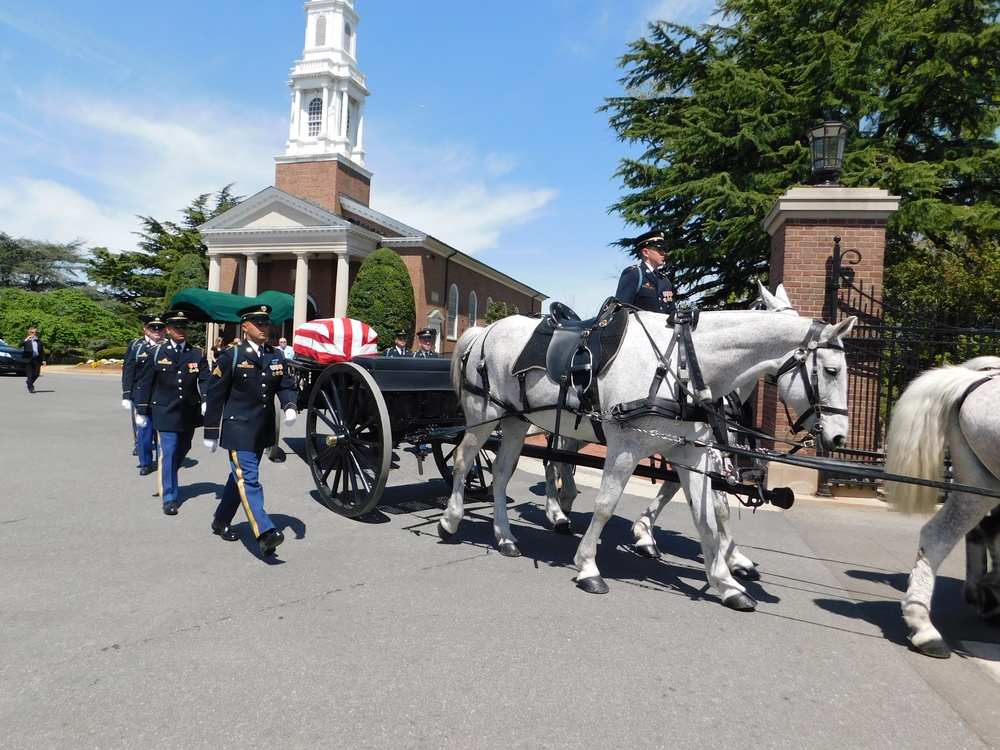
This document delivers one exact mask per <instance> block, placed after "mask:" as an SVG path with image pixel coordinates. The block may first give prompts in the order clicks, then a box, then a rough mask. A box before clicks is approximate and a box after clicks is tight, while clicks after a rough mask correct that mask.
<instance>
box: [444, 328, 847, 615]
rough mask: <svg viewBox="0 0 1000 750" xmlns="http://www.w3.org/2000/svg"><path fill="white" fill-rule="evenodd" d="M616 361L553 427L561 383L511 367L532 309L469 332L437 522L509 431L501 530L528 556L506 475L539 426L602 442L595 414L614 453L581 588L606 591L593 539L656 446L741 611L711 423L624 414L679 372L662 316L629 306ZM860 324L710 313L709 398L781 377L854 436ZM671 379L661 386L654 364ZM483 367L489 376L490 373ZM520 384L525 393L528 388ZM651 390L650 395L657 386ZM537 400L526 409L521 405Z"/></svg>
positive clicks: (581, 566) (705, 360) (725, 596)
mask: <svg viewBox="0 0 1000 750" xmlns="http://www.w3.org/2000/svg"><path fill="white" fill-rule="evenodd" d="M630 315H631V317H630V318H629V321H628V327H627V330H626V331H625V334H624V337H623V339H622V343H621V347H620V349H619V350H618V353H617V356H616V357H615V358H614V360H613V361H612V362H611V363H610V364H609V365H608V366H607V367H606V368H605V369H604V371H603V372H601V373H600V374H599V375H598V376H597V381H598V385H599V390H600V404H599V410H598V411H596V412H593V413H590V414H586V415H585V418H583V419H582V420H580V421H579V423H578V424H577V419H576V417H577V411H578V407H579V399H578V398H577V396H576V395H575V392H570V393H568V394H566V401H565V407H566V408H565V410H564V411H563V413H562V415H561V417H560V419H561V420H562V422H561V424H562V429H560V430H557V429H556V420H557V414H556V411H557V407H556V405H557V404H558V403H559V396H560V394H559V386H558V385H557V384H556V383H555V382H554V381H553V380H551V379H550V378H549V377H548V376H547V374H546V373H545V372H541V371H538V370H531V371H529V372H528V373H527V376H526V379H525V380H524V382H523V384H522V383H520V382H519V381H518V379H517V378H515V377H514V376H513V375H512V374H511V373H512V372H513V369H514V368H513V365H514V362H515V360H516V358H517V357H518V355H519V353H520V352H521V350H522V348H523V347H524V346H525V343H526V342H527V341H528V340H529V338H530V337H531V335H532V333H533V331H534V329H535V327H536V326H537V325H538V321H537V320H536V319H531V318H527V317H524V316H512V317H509V318H504V319H503V320H500V321H498V322H496V323H493V324H492V325H490V326H488V327H486V328H484V329H480V328H473V329H470V330H468V331H466V332H465V333H464V334H463V335H462V337H461V339H460V340H459V342H458V344H457V346H456V348H455V352H454V353H453V357H452V369H451V373H452V384H453V385H454V386H455V390H456V393H457V394H458V396H459V403H460V404H461V406H462V409H463V411H464V413H465V421H466V425H467V426H466V431H465V434H464V437H463V439H462V442H461V444H460V445H459V447H458V449H457V450H456V451H455V482H454V484H453V487H452V493H451V496H450V498H449V501H448V506H447V508H446V509H445V511H444V513H443V514H442V516H441V519H440V521H439V523H438V533H439V534H440V536H441V537H442V538H444V539H447V538H449V537H451V536H452V535H453V534H454V533H455V532H456V531H457V530H458V526H459V524H460V522H461V520H462V516H463V514H464V489H465V482H464V477H465V474H466V473H467V471H468V469H469V468H470V467H471V463H470V461H471V460H472V458H473V457H474V456H475V455H476V454H477V452H478V450H479V448H480V446H481V445H482V444H483V443H484V442H485V441H486V440H487V439H488V438H489V436H490V434H491V433H492V432H493V430H494V429H495V428H496V427H498V426H499V427H500V429H501V430H502V440H501V443H500V447H499V449H498V452H497V456H496V461H495V463H494V466H493V492H494V507H493V528H494V534H495V536H496V539H497V543H498V547H499V550H500V552H501V554H504V555H506V556H516V555H518V554H520V551H519V550H518V547H517V539H516V538H515V537H514V535H513V533H512V532H511V529H510V523H509V520H508V518H507V497H506V490H507V481H508V480H509V478H510V475H511V473H512V472H513V468H514V466H515V464H516V462H517V458H518V457H519V455H520V452H521V446H522V445H523V443H524V437H525V435H526V433H527V430H528V427H529V421H530V423H531V424H535V425H537V426H538V427H540V428H541V429H542V430H544V431H546V432H558V433H559V434H561V435H566V436H567V437H570V438H573V439H576V440H582V441H586V442H598V438H597V432H596V430H595V427H594V424H593V422H592V419H593V420H597V421H598V422H599V426H600V428H602V429H603V433H604V440H603V441H601V442H603V443H604V445H605V446H606V451H607V458H606V460H605V465H604V471H603V474H602V478H601V486H600V489H599V490H598V493H597V498H596V500H595V510H594V514H593V516H592V518H591V522H590V525H589V526H588V528H587V531H586V533H585V534H584V535H583V538H582V539H581V541H580V545H579V547H578V549H577V553H576V556H575V558H574V562H575V564H576V566H577V568H578V570H579V573H578V575H577V576H576V582H577V585H578V586H579V587H580V588H582V589H583V590H585V591H588V592H592V593H605V592H607V591H608V587H607V584H606V583H605V582H604V580H603V579H602V578H601V575H600V571H599V569H598V567H597V563H596V560H595V558H596V553H597V543H598V541H599V539H600V535H601V532H602V530H603V528H604V525H605V524H606V523H607V522H608V520H609V519H610V518H611V516H612V514H613V513H614V510H615V507H616V505H617V503H618V500H619V498H620V497H621V494H622V491H623V490H624V488H625V485H626V483H627V482H628V480H629V478H630V477H631V475H632V472H633V470H634V469H635V466H636V464H637V463H638V462H639V461H640V460H641V459H642V458H644V457H646V456H650V455H653V454H655V453H659V454H661V455H663V456H664V457H665V458H666V459H667V460H669V461H670V462H671V464H672V465H673V466H674V468H675V469H676V470H677V472H678V476H679V478H680V480H681V486H682V488H683V490H684V492H685V495H686V496H687V499H688V503H689V505H690V507H691V512H692V515H693V517H694V522H695V525H696V526H697V528H698V532H699V536H700V539H701V545H702V554H703V557H704V562H705V569H706V573H707V577H708V581H709V583H710V585H712V586H713V587H714V588H715V589H716V590H717V591H718V592H719V595H720V598H721V600H722V603H723V604H724V605H726V606H728V607H731V608H733V609H740V610H749V609H753V608H754V607H755V606H756V602H755V601H754V600H753V598H752V597H750V596H749V595H748V594H747V593H746V590H745V589H744V588H743V586H742V585H740V583H739V582H738V581H736V579H735V578H734V577H733V576H732V574H731V572H730V570H729V567H728V566H727V563H726V559H725V551H724V549H723V545H722V543H721V539H720V533H721V532H720V519H719V517H718V515H717V513H718V503H717V502H716V495H717V493H716V492H715V491H713V489H712V486H711V480H710V479H709V478H708V477H707V476H706V474H707V473H709V472H715V471H718V470H719V469H720V466H719V460H718V453H717V452H716V451H714V450H712V449H711V448H710V444H711V442H712V439H713V433H712V429H711V428H710V427H709V426H708V425H707V424H706V423H705V422H703V421H698V422H695V421H691V422H677V421H676V420H675V419H673V418H672V417H666V416H661V415H659V414H657V413H652V412H646V413H642V412H641V411H639V412H636V411H629V410H627V409H626V410H624V411H623V405H629V404H636V403H642V402H643V401H645V400H648V399H651V398H652V397H653V396H657V398H659V399H663V400H669V399H670V398H671V397H672V395H673V394H674V385H675V381H676V356H677V348H676V347H677V344H676V337H675V329H674V328H672V327H670V326H668V325H667V318H666V317H665V316H663V315H659V314H656V313H649V312H642V311H639V312H632V313H630ZM855 322H856V319H855V318H853V317H852V318H849V319H847V320H845V321H844V322H842V323H840V324H838V325H836V326H832V325H826V324H823V323H820V322H814V321H811V320H807V319H804V318H798V317H796V316H785V315H774V314H773V313H770V312H763V311H740V312H707V313H702V314H701V316H700V320H699V321H698V324H697V326H696V327H694V329H693V330H692V331H691V338H692V341H693V345H694V350H695V351H696V352H697V356H698V359H699V361H700V363H701V373H702V376H703V385H704V388H703V389H702V393H701V394H700V398H701V399H702V401H703V402H711V401H712V400H713V395H712V394H718V395H720V396H721V395H724V394H727V393H730V392H732V391H735V390H738V389H741V388H747V387H751V386H752V384H753V383H756V382H757V380H758V379H759V378H760V377H761V376H763V375H771V376H776V380H777V385H778V390H779V393H780V394H781V396H782V398H783V399H784V401H785V402H786V404H788V406H789V407H790V408H791V409H793V410H794V411H795V412H796V413H798V414H799V415H800V417H802V421H803V426H804V428H805V429H808V430H810V431H811V432H813V433H814V434H816V435H817V437H818V439H819V442H820V444H821V446H822V447H823V448H824V449H826V450H833V449H836V448H838V447H842V446H843V445H844V444H845V442H846V438H847V431H848V419H847V409H846V405H847V372H846V365H845V362H844V353H843V346H842V343H841V339H842V338H843V337H845V336H847V335H849V334H850V331H851V329H852V327H853V325H854V323H855ZM661 365H663V369H664V370H665V377H663V379H662V382H659V384H657V380H656V371H657V368H658V367H659V366H661ZM484 376H485V377H484ZM522 385H523V391H522ZM651 390H653V391H654V393H650V391H651ZM525 401H526V402H527V403H529V404H531V405H532V406H531V409H530V412H529V411H527V410H525V409H524V407H523V403H524V402H525Z"/></svg>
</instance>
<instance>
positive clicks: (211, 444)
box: [203, 440, 219, 453]
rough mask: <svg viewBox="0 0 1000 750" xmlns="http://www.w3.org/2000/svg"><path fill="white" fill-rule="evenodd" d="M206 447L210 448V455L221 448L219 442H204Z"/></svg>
mask: <svg viewBox="0 0 1000 750" xmlns="http://www.w3.org/2000/svg"><path fill="white" fill-rule="evenodd" d="M203 442H204V443H205V447H206V448H208V452H209V453H215V449H216V448H218V447H219V441H218V440H204V441H203Z"/></svg>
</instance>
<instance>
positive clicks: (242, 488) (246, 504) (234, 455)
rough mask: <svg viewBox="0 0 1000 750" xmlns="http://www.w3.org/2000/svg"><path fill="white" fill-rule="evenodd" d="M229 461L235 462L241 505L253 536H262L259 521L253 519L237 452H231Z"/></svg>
mask: <svg viewBox="0 0 1000 750" xmlns="http://www.w3.org/2000/svg"><path fill="white" fill-rule="evenodd" d="M229 460H230V461H232V462H233V474H234V475H235V477H236V488H237V489H238V490H239V492H240V503H241V504H242V505H243V512H244V513H246V514H247V518H249V519H250V526H251V528H253V535H254V536H260V529H258V528H257V519H256V518H254V517H253V511H252V510H250V501H249V500H247V487H246V480H245V479H244V477H243V467H242V466H241V465H240V457H239V455H238V454H237V452H236V451H229Z"/></svg>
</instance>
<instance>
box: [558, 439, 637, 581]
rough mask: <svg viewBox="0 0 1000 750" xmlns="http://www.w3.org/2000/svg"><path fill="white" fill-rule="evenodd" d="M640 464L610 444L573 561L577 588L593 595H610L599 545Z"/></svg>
mask: <svg viewBox="0 0 1000 750" xmlns="http://www.w3.org/2000/svg"><path fill="white" fill-rule="evenodd" d="M612 456H613V457H614V458H612ZM637 462H638V461H637V459H636V458H634V454H633V453H631V452H630V451H621V450H619V449H618V448H617V446H612V445H611V444H610V443H609V445H608V459H607V461H606V462H605V464H604V474H603V475H602V476H601V486H600V488H599V489H598V490H597V497H596V498H595V499H594V515H593V516H592V517H591V519H590V524H589V525H588V526H587V530H586V531H585V532H584V534H583V538H581V539H580V545H579V546H578V547H577V549H576V555H575V556H574V557H573V562H574V563H575V564H576V567H577V569H578V570H579V571H580V572H579V573H578V574H577V576H576V585H577V586H578V587H579V588H581V589H583V590H584V591H586V592H587V593H589V594H606V593H608V591H609V589H608V584H606V583H605V582H604V579H603V578H601V571H600V570H599V569H598V567H597V559H596V558H597V543H598V542H599V541H600V539H601V532H603V531H604V526H605V524H607V522H608V521H609V520H610V518H611V516H612V515H613V514H614V512H615V507H616V506H617V505H618V500H619V499H620V498H621V496H622V493H623V492H624V491H625V485H626V484H627V483H628V480H629V477H631V476H632V472H633V471H634V470H635V465H636V463H637Z"/></svg>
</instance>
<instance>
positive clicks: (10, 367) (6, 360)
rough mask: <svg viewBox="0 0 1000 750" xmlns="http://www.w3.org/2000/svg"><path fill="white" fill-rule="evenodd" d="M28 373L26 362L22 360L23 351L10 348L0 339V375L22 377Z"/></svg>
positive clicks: (16, 347)
mask: <svg viewBox="0 0 1000 750" xmlns="http://www.w3.org/2000/svg"><path fill="white" fill-rule="evenodd" d="M27 371H28V360H27V359H25V358H24V349H22V348H21V347H19V346H11V345H10V344H8V343H7V342H6V341H4V340H3V339H0V373H13V374H14V375H24V374H26V373H27Z"/></svg>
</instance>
